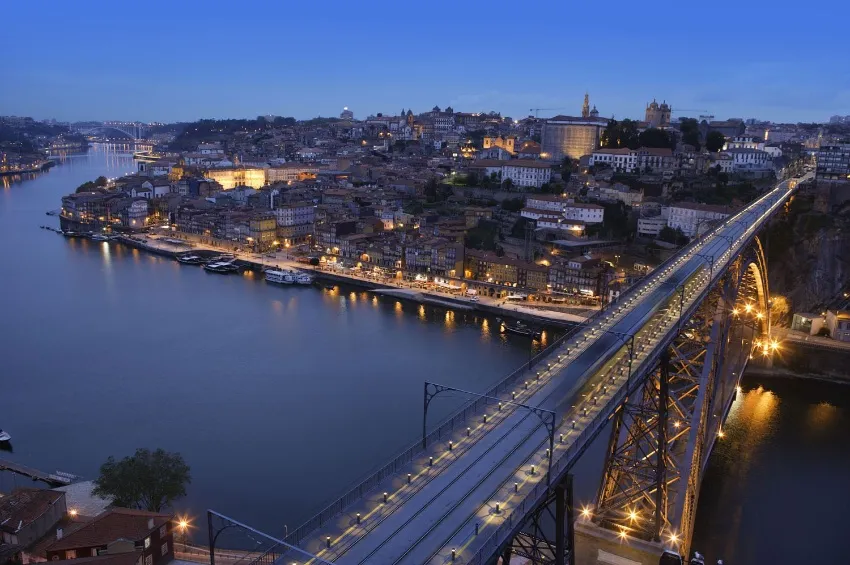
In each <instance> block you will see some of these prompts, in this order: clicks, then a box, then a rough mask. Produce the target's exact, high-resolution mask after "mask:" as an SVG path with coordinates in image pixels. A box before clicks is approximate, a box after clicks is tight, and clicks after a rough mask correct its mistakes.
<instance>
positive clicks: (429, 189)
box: [424, 177, 437, 204]
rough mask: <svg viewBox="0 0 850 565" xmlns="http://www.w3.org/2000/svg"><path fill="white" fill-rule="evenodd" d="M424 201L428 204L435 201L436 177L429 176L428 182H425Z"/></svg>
mask: <svg viewBox="0 0 850 565" xmlns="http://www.w3.org/2000/svg"><path fill="white" fill-rule="evenodd" d="M424 193H425V202H427V203H429V204H433V203H434V202H436V201H437V179H435V178H433V177H432V178H430V179H428V182H426V183H425V190H424Z"/></svg>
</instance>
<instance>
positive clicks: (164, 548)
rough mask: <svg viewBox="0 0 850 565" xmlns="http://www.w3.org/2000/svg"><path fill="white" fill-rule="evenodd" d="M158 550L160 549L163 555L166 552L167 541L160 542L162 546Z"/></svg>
mask: <svg viewBox="0 0 850 565" xmlns="http://www.w3.org/2000/svg"><path fill="white" fill-rule="evenodd" d="M160 550H162V554H163V555H165V554H166V553H168V542H165V543H164V544H162V547H161V548H160Z"/></svg>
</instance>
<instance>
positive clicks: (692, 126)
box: [679, 118, 700, 151]
mask: <svg viewBox="0 0 850 565" xmlns="http://www.w3.org/2000/svg"><path fill="white" fill-rule="evenodd" d="M679 131H680V132H682V142H684V143H686V144H688V145H692V146H693V147H694V149H696V150H697V151H699V148H700V143H699V140H700V133H699V122H697V121H696V119H694V118H682V119H681V120H679Z"/></svg>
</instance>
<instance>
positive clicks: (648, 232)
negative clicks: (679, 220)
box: [637, 216, 667, 237]
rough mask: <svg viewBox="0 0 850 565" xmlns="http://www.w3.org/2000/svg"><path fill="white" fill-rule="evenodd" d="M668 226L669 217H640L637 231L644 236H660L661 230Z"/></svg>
mask: <svg viewBox="0 0 850 565" xmlns="http://www.w3.org/2000/svg"><path fill="white" fill-rule="evenodd" d="M666 227H667V218H662V217H661V216H654V217H651V218H638V225H637V232H638V235H639V236H642V237H658V236H659V235H661V230H663V229H664V228H666Z"/></svg>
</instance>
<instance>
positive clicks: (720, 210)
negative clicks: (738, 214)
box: [670, 202, 736, 215]
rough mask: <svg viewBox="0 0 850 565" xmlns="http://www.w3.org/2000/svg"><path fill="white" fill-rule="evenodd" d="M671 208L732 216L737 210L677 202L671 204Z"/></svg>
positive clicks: (721, 206)
mask: <svg viewBox="0 0 850 565" xmlns="http://www.w3.org/2000/svg"><path fill="white" fill-rule="evenodd" d="M670 208H679V209H685V210H697V211H699V212H715V213H718V214H727V215H732V212H734V211H735V210H736V208H733V207H731V206H724V205H721V204H699V203H697V202H677V203H674V204H670Z"/></svg>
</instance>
